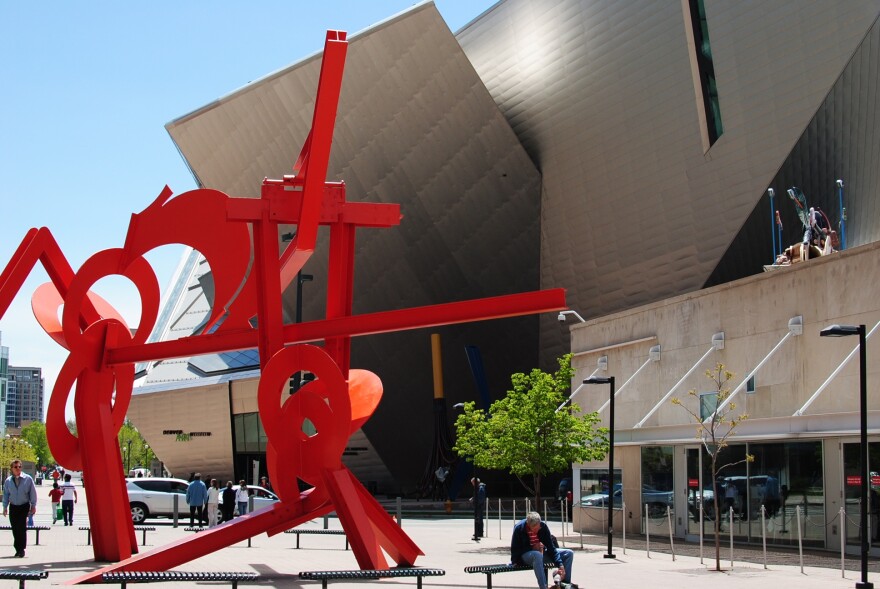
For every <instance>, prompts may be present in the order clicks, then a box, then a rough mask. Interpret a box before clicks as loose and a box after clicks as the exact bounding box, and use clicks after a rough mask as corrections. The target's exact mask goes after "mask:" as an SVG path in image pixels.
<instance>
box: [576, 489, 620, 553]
mask: <svg viewBox="0 0 880 589" xmlns="http://www.w3.org/2000/svg"><path fill="white" fill-rule="evenodd" d="M620 507H621V509H622V510H623V511H621V512H620V516H621V519H623V525H622V526H620V529H621V531H622V532H623V553H624V554H626V516H625V515H624V514H625V513H626V501H624V500H623V499H621V501H620ZM583 539H584V536H583V532H581V548H583V547H584V543H583Z"/></svg>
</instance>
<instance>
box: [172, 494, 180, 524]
mask: <svg viewBox="0 0 880 589" xmlns="http://www.w3.org/2000/svg"><path fill="white" fill-rule="evenodd" d="M179 499H180V495H179V494H177V493H175V494H174V497H173V498H172V499H171V500H172V501H173V502H174V505H173V507H174V527H175V528H176V527H177V516H178V511H177V504H178V501H179Z"/></svg>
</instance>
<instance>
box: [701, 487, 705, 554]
mask: <svg viewBox="0 0 880 589" xmlns="http://www.w3.org/2000/svg"><path fill="white" fill-rule="evenodd" d="M701 495H702V493H701ZM704 499H705V498H704V497H701V499H700V564H703V500H704Z"/></svg>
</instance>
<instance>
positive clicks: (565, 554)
mask: <svg viewBox="0 0 880 589" xmlns="http://www.w3.org/2000/svg"><path fill="white" fill-rule="evenodd" d="M545 560H546V561H550V562H553V563H555V564H556V566H557V567H559V576H560V578H561V580H562V583H563V586H564V587H570V588H571V589H577V585H574V584H573V583H572V582H571V565H572V561H573V560H574V552H572V551H571V550H568V549H567V548H558V547H557V546H556V542H555V538H553V536H552V535H551V534H550V528H548V527H547V524H545V523H544V522H542V521H541V516H540V515H539V514H538V513H536V512H534V511H532V512H530V513H529V514H528V515H526V518H525V519H523V520H520V521H519V523H517V524H516V525H515V526H513V537H512V538H511V539H510V561H511V562H512V563H513V564H521V565H526V566H530V567H532V568H533V569H534V570H535V577H536V578H537V579H538V589H547V574H546V573H545V572H544V562H545Z"/></svg>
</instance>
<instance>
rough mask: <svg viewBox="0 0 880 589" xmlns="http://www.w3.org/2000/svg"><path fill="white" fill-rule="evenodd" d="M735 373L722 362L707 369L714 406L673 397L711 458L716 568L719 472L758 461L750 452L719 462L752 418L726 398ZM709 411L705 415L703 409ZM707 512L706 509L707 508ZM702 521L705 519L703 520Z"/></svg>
mask: <svg viewBox="0 0 880 589" xmlns="http://www.w3.org/2000/svg"><path fill="white" fill-rule="evenodd" d="M733 376H734V374H733V373H732V372H730V371H729V370H727V369H726V368H725V367H724V364H721V363H720V362H719V363H718V364H716V365H715V368H714V369H711V370H707V371H706V377H707V378H708V379H709V380H711V381H712V384H713V385H714V388H713V390H714V391H715V395H714V403H712V406H711V407H706V406H705V405H704V406H703V407H702V409H703V410H702V411H701V410H700V408H698V409H697V410H696V411H694V410H693V409H692V408H691V407H688V406H686V405H685V404H684V403H683V402H682V400H681V399H679V398H677V397H675V398H673V399H672V403H673V404H674V405H678V406H679V407H681V408H682V409H684V410H685V411H686V412H687V413H688V414H689V415H690V416H691V419H692V420H693V421H694V422H695V423H696V424H697V436H696V437H697V439H698V440H700V442H701V443H702V444H703V449H704V450H705V452H706V455H707V456H709V459H710V463H709V465H710V468H709V471H710V473H711V476H712V495H713V500H714V503H715V518H714V519H715V570H716V571H720V570H721V527H720V526H721V509H720V498H719V495H720V493H719V488H718V474H719V473H720V472H721V471H723V470H724V469H725V468H727V467H729V466H735V465H737V464H742V463H743V462H754V460H755V457H754V456H752V455H750V454H746V457H745V458H744V459H742V460H738V461H736V462H729V463H727V464H724V465H723V466H719V462H718V457H719V456H720V455H721V453H722V452H723V451H724V449H725V448H727V446H728V442H727V440H728V439H729V438H730V436H732V435H734V432H735V430H736V427H737V426H738V425H739V424H740V423H742V422H743V421H745V420H746V419H748V418H749V416H748V415H747V414H745V413H742V414H740V415H736V414H735V413H734V412H735V411H736V403H733V402H728V403H727V404H726V405H725V404H724V403H725V401H727V399H728V398H729V397H730V389H729V388H727V383H728V382H730V379H732V378H733ZM688 395H690V396H691V397H693V398H695V399H697V402H698V404H703V403H704V400H703V399H704V397H701V396H700V395H699V394H698V393H697V391H696V389H691V390H690V391H688ZM709 411H711V413H709V415H708V416H706V417H703V413H708V412H709ZM700 494H701V497H700V508H701V509H702V506H703V501H702V490H701V491H700ZM704 513H705V512H704ZM701 525H702V522H701Z"/></svg>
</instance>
